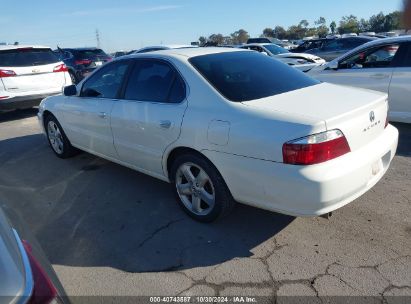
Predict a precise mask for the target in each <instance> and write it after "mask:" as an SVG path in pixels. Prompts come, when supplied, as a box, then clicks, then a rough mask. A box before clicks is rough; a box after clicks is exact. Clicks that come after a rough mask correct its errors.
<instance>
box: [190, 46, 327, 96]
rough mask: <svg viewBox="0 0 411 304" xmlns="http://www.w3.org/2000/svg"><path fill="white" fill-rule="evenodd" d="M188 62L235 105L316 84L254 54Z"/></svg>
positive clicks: (195, 58) (291, 70)
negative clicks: (235, 103)
mask: <svg viewBox="0 0 411 304" xmlns="http://www.w3.org/2000/svg"><path fill="white" fill-rule="evenodd" d="M189 61H190V63H191V64H192V65H193V66H194V67H195V68H196V69H197V70H198V71H199V72H200V73H201V74H202V75H203V77H204V78H205V79H206V80H207V81H208V82H210V84H212V85H213V86H214V87H215V88H216V89H217V90H218V91H219V92H220V93H221V94H222V95H223V96H224V97H225V98H227V99H228V100H231V101H235V102H242V101H248V100H254V99H260V98H265V97H269V96H273V95H277V94H281V93H286V92H289V91H294V90H298V89H302V88H305V87H309V86H313V85H316V84H319V81H317V80H314V79H313V78H311V77H309V76H307V75H305V74H304V73H302V72H300V71H298V70H296V69H293V68H291V67H289V66H288V65H286V64H284V63H282V62H280V61H278V60H276V59H273V58H271V57H268V56H265V55H261V54H259V53H257V52H226V53H218V54H211V55H202V56H197V57H193V58H191V59H190V60H189Z"/></svg>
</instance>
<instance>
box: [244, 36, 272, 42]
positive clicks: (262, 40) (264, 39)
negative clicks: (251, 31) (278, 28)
mask: <svg viewBox="0 0 411 304" xmlns="http://www.w3.org/2000/svg"><path fill="white" fill-rule="evenodd" d="M251 43H272V41H271V40H270V39H268V38H266V37H261V38H249V39H248V40H247V44H251Z"/></svg>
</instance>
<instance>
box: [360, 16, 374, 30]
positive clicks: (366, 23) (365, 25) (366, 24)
mask: <svg viewBox="0 0 411 304" xmlns="http://www.w3.org/2000/svg"><path fill="white" fill-rule="evenodd" d="M370 29H371V26H370V22H369V21H368V20H365V19H364V18H361V20H360V23H359V27H358V30H359V31H360V32H368V31H370Z"/></svg>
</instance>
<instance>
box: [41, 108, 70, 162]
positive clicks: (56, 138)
mask: <svg viewBox="0 0 411 304" xmlns="http://www.w3.org/2000/svg"><path fill="white" fill-rule="evenodd" d="M44 128H45V130H46V135H47V140H48V142H49V145H50V147H51V149H52V150H53V152H54V154H56V155H57V157H59V158H63V159H64V158H69V157H71V156H73V155H75V154H76V152H77V151H78V150H77V149H76V148H74V147H73V146H72V145H71V143H70V141H69V140H68V138H67V136H66V134H65V133H64V130H63V128H62V127H61V125H60V123H59V122H58V120H57V118H56V117H55V116H54V115H52V114H49V115H47V117H46V118H45V120H44Z"/></svg>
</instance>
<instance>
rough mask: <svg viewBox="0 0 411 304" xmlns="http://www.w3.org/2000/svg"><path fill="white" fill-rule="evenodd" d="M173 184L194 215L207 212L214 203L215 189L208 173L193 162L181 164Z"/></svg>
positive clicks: (211, 208)
mask: <svg viewBox="0 0 411 304" xmlns="http://www.w3.org/2000/svg"><path fill="white" fill-rule="evenodd" d="M175 184H176V188H177V193H178V196H179V197H180V199H181V201H182V203H183V204H184V206H185V207H186V208H187V209H188V210H189V211H190V212H192V213H194V214H196V215H203V216H204V215H207V214H209V213H210V212H211V211H212V210H213V208H214V205H215V190H214V186H213V183H212V181H211V179H210V177H209V176H208V174H207V173H206V172H205V171H204V170H203V169H202V168H201V167H199V166H197V165H195V164H193V163H184V164H182V165H181V166H180V167H179V168H178V170H177V172H176V179H175Z"/></svg>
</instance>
